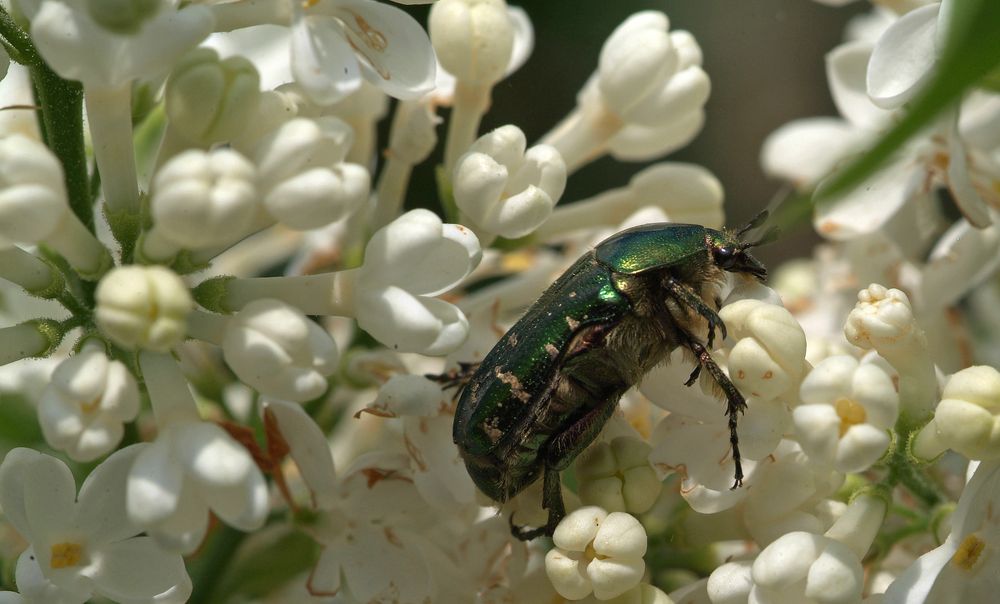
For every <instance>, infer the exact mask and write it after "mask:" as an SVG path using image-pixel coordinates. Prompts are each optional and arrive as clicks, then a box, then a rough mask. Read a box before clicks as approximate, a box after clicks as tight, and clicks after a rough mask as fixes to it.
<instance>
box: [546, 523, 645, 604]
mask: <svg viewBox="0 0 1000 604" xmlns="http://www.w3.org/2000/svg"><path fill="white" fill-rule="evenodd" d="M552 541H553V542H555V545H556V546H555V547H554V548H552V549H551V550H549V553H548V554H547V555H546V556H545V572H546V573H547V574H548V576H549V580H550V581H552V585H553V587H555V589H556V591H557V592H559V595H561V596H562V597H564V598H567V599H569V600H580V599H582V598H585V597H586V596H588V595H589V594H590V593H591V592H593V594H594V596H595V597H596V598H597V599H599V600H608V599H611V598H614V597H616V596H619V595H621V594H623V593H625V592H626V591H628V590H630V589H632V588H633V587H635V586H636V585H638V584H639V581H640V580H642V574H643V572H644V571H645V569H646V564H645V562H644V561H643V559H642V557H643V556H644V555H645V554H646V530H645V529H644V528H643V527H642V525H641V524H640V523H639V521H638V520H636V519H635V518H634V517H633V516H630V515H628V514H625V513H622V512H612V513H610V514H609V513H607V512H606V511H604V510H602V509H601V508H599V507H595V506H587V507H582V508H580V509H578V510H576V511H574V512H571V513H570V514H569V515H568V516H566V517H565V518H563V520H562V522H560V523H559V526H558V527H556V530H555V533H553V535H552Z"/></svg>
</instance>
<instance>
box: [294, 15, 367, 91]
mask: <svg viewBox="0 0 1000 604" xmlns="http://www.w3.org/2000/svg"><path fill="white" fill-rule="evenodd" d="M291 62H292V75H293V76H294V77H295V81H296V82H298V83H299V85H300V86H302V89H303V90H305V92H306V94H307V95H309V97H310V98H311V99H312V100H313V101H314V102H316V103H318V104H320V105H329V104H332V103H336V102H337V101H339V100H341V99H343V98H344V97H346V96H347V95H349V94H350V93H352V92H354V91H355V90H357V89H358V88H360V87H361V71H360V69H359V67H358V60H357V58H355V56H354V51H352V50H351V45H350V44H348V43H347V40H345V39H344V34H343V31H342V30H341V29H340V27H339V26H338V24H337V23H336V21H334V20H333V19H329V18H322V17H309V16H305V15H304V14H302V12H300V11H296V14H295V19H294V21H293V23H292V58H291Z"/></svg>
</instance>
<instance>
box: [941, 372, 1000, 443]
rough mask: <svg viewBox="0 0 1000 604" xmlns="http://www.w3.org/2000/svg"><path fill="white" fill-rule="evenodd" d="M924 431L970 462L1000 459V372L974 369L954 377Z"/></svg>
mask: <svg viewBox="0 0 1000 604" xmlns="http://www.w3.org/2000/svg"><path fill="white" fill-rule="evenodd" d="M941 397H942V400H941V403H940V404H938V406H937V409H936V410H935V413H934V419H933V420H932V421H931V423H930V424H929V425H928V426H927V428H925V429H934V430H936V431H937V437H938V438H939V439H940V440H941V442H942V443H943V444H944V445H945V446H947V447H949V448H951V449H954V450H955V451H957V452H959V453H961V454H962V455H964V456H966V457H968V458H969V459H984V460H985V459H997V458H1000V372H998V371H997V370H996V369H994V368H993V367H987V366H983V365H980V366H975V367H969V368H967V369H963V370H961V371H959V372H958V373H956V374H955V375H953V376H951V379H949V380H948V383H947V384H946V385H945V387H944V392H942V394H941Z"/></svg>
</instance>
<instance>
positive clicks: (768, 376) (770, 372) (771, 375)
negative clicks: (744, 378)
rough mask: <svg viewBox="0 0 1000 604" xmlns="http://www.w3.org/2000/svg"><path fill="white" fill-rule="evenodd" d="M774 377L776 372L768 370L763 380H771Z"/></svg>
mask: <svg viewBox="0 0 1000 604" xmlns="http://www.w3.org/2000/svg"><path fill="white" fill-rule="evenodd" d="M773 377H774V372H773V371H771V370H770V369H768V370H767V371H765V372H764V375H762V376H761V378H762V379H765V380H769V379H771V378H773Z"/></svg>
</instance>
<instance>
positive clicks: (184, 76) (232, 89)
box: [161, 48, 261, 161]
mask: <svg viewBox="0 0 1000 604" xmlns="http://www.w3.org/2000/svg"><path fill="white" fill-rule="evenodd" d="M260 97H261V92H260V76H258V74H257V70H256V69H255V68H254V66H253V64H252V63H251V62H250V61H248V60H247V59H245V58H243V57H229V58H227V59H221V60H220V59H219V55H218V53H217V52H216V51H215V50H213V49H211V48H197V49H195V50H193V51H191V52H189V53H188V54H187V55H185V56H184V57H182V58H181V60H180V61H178V62H177V64H176V65H175V66H174V68H173V71H171V73H170V78H169V79H168V80H167V85H166V88H165V92H164V106H165V108H166V112H167V117H168V118H169V122H168V123H169V128H170V130H169V131H170V133H171V134H170V135H168V136H171V135H174V133H177V134H179V135H180V136H181V137H182V138H183V139H184V141H185V143H186V144H188V145H192V144H193V145H196V146H198V147H203V148H204V147H208V146H209V145H211V144H213V143H220V142H228V141H231V140H233V139H235V138H237V137H238V136H240V135H241V134H242V133H243V131H244V130H245V129H246V127H247V124H248V123H249V122H251V121H252V120H253V119H254V114H255V113H256V111H257V106H258V103H259V102H260ZM161 153H163V151H162V150H161ZM161 161H162V160H161Z"/></svg>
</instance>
